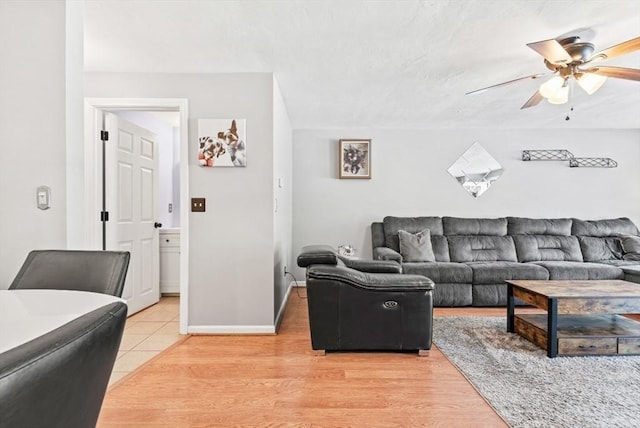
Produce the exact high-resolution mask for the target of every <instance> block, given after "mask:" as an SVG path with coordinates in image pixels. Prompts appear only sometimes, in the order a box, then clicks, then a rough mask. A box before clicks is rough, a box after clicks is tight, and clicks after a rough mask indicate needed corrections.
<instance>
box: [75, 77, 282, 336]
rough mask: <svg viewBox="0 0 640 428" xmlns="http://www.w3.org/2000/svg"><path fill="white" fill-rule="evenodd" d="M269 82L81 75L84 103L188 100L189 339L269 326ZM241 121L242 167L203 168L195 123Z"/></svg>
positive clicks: (271, 310) (271, 298)
mask: <svg viewBox="0 0 640 428" xmlns="http://www.w3.org/2000/svg"><path fill="white" fill-rule="evenodd" d="M272 92H273V79H272V74H271V73H246V74H144V73H86V74H85V96H87V97H97V98H118V97H120V98H187V99H188V101H189V115H190V118H189V140H190V142H189V144H190V146H189V159H186V160H185V159H182V162H188V163H189V185H190V195H189V197H190V198H191V197H204V198H206V199H207V212H205V213H190V217H189V228H190V231H189V243H190V244H189V245H190V246H189V254H190V263H189V279H190V283H189V302H188V304H189V320H188V325H189V328H190V331H195V330H194V329H196V330H197V329H199V328H200V330H199V331H202V332H207V331H215V329H212V328H211V327H212V326H215V327H216V328H217V331H238V332H242V331H265V332H267V331H269V330H271V331H272V330H273V323H274V307H273V301H274V281H273V270H274V268H273V247H274V239H273V222H274V220H273V168H274V166H273V162H274V161H273V142H272V138H273V135H274V130H273V113H272V109H273V100H272V98H273V95H272ZM214 118H218V119H224V118H245V119H246V120H247V167H246V168H202V167H200V166H199V165H198V163H197V148H198V143H197V128H198V119H214Z"/></svg>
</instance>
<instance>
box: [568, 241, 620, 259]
mask: <svg viewBox="0 0 640 428" xmlns="http://www.w3.org/2000/svg"><path fill="white" fill-rule="evenodd" d="M578 241H579V242H580V249H581V250H582V257H583V258H584V261H585V262H597V261H601V260H621V259H622V255H623V250H622V246H621V245H620V239H618V238H617V237H614V236H605V237H602V238H597V237H595V236H578Z"/></svg>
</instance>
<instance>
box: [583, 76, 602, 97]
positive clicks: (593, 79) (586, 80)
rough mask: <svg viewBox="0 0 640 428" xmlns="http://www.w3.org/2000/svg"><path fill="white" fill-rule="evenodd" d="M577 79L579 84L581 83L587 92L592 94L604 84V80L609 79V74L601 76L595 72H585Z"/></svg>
mask: <svg viewBox="0 0 640 428" xmlns="http://www.w3.org/2000/svg"><path fill="white" fill-rule="evenodd" d="M576 80H577V81H578V85H580V87H581V88H582V89H584V91H585V92H586V93H587V94H589V95H591V94H593V93H595V92H596V91H597V90H598V89H600V87H601V86H602V85H604V82H605V81H606V80H607V76H601V75H598V74H595V73H584V74H582V76H580V78H579V79H576Z"/></svg>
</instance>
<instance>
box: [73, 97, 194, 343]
mask: <svg viewBox="0 0 640 428" xmlns="http://www.w3.org/2000/svg"><path fill="white" fill-rule="evenodd" d="M187 108H188V103H187V100H186V99H155V98H154V99H116V98H114V99H94V98H89V99H86V100H85V183H86V185H85V218H86V219H87V220H86V222H85V229H86V230H85V238H86V241H87V242H86V245H87V247H89V248H97V247H99V246H100V245H101V241H102V223H101V222H100V221H97V220H99V219H100V217H101V212H102V194H103V192H102V182H103V178H102V173H103V169H102V150H101V148H100V146H101V144H102V142H101V139H100V131H101V130H103V125H105V126H107V128H108V129H107V130H108V131H109V132H110V135H109V141H107V143H106V144H107V151H106V159H107V160H109V162H108V165H107V167H106V168H105V170H104V171H105V176H106V179H107V185H108V189H107V190H106V192H105V195H106V198H107V200H108V201H110V203H109V204H108V205H110V206H111V207H107V211H109V210H111V211H112V213H111V214H110V215H109V218H110V221H109V222H107V223H106V224H107V230H108V231H109V232H108V233H107V234H106V239H107V241H106V242H107V243H108V245H111V247H112V248H108V249H127V250H129V249H130V251H132V260H133V259H134V258H136V257H137V259H136V261H135V264H134V266H133V275H132V285H130V287H129V289H128V297H129V298H131V299H132V303H134V302H135V303H134V304H133V305H132V306H134V308H135V309H136V310H137V309H141V307H140V305H141V304H153V301H152V300H153V299H151V300H149V294H152V295H153V294H155V295H157V298H159V296H160V292H163V293H165V294H168V295H171V294H174V295H175V294H178V293H179V294H180V333H181V334H185V333H186V331H187V320H188V277H189V275H188V273H189V272H188V251H189V246H188V237H189V234H188V230H189V221H188V220H189V218H188V213H189V206H190V205H189V200H188V195H189V183H188V132H187V131H188V129H187V123H188V122H187V120H188V111H187ZM176 125H177V126H176ZM109 129H110V130H109ZM138 152H139V153H140V158H141V159H142V164H141V165H140V166H139V167H138V161H137V160H136V158H135V157H133V158H131V157H130V155H131V154H132V153H138ZM122 153H124V154H122ZM122 156H124V158H122ZM131 159H133V160H131ZM147 161H150V162H151V163H148V162H147ZM145 162H146V163H145ZM153 162H155V166H153ZM136 168H139V172H137V171H138V170H137V169H136ZM136 180H138V181H137V182H136ZM123 183H124V184H123ZM154 186H155V189H156V190H155V193H154V191H152V187H154ZM130 189H131V190H130ZM158 189H161V190H160V191H158ZM151 201H152V202H151ZM151 205H153V207H151V208H149V207H150V206H151ZM115 209H117V212H113V210H115ZM136 210H138V211H136ZM152 210H153V213H152ZM132 213H133V214H132ZM102 217H104V216H102ZM122 219H124V221H122ZM131 219H133V220H131ZM132 225H134V226H132ZM135 225H137V228H138V230H140V231H145V233H147V234H148V235H147V236H142V237H141V240H140V244H137V245H136V241H135V239H134V238H130V236H138V235H140V234H141V233H142V232H139V233H138V232H135V230H136V229H135ZM153 228H155V231H154V230H153ZM132 230H133V232H132ZM149 233H150V234H149ZM160 237H162V244H163V245H158V243H159V240H160V239H159V238H160ZM114 247H115V248H114ZM154 257H155V259H154ZM163 261H164V262H165V264H164V266H162V262H163ZM159 263H160V264H159ZM154 269H155V272H156V273H155V276H154V273H153V272H152V271H153V270H154ZM163 274H164V275H163ZM145 275H146V276H145ZM167 276H170V277H167ZM140 278H142V281H140ZM127 279H128V280H129V278H127ZM161 279H164V280H165V281H164V283H162V282H161ZM135 281H140V282H141V283H142V284H143V285H142V286H140V285H135V286H134V283H135ZM150 283H151V284H153V287H154V288H153V289H152V288H151V287H150V286H148V284H150ZM161 285H162V286H163V287H162V288H161V287H160V286H161ZM125 289H126V286H125ZM131 293H139V294H141V296H140V298H139V299H138V300H135V298H136V297H138V296H137V295H132V294H131ZM126 297H127V296H125V295H123V298H126ZM156 300H157V299H156ZM140 302H141V303H140ZM149 302H151V303H149Z"/></svg>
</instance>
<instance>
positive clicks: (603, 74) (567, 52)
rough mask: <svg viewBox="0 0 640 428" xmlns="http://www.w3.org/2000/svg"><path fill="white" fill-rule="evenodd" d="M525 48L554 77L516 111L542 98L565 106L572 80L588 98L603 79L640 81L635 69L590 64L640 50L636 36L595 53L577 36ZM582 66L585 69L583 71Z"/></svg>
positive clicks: (531, 44) (490, 87) (534, 75)
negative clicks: (537, 56) (540, 61)
mask: <svg viewBox="0 0 640 428" xmlns="http://www.w3.org/2000/svg"><path fill="white" fill-rule="evenodd" d="M527 46H529V47H530V48H531V49H533V50H534V51H536V52H537V53H538V54H540V55H541V56H542V57H544V64H545V65H546V66H547V68H548V69H549V70H551V74H553V75H554V77H552V78H551V79H549V80H547V81H546V82H544V83H543V84H542V85H540V88H539V89H538V90H537V91H536V93H535V94H533V96H532V97H531V98H529V99H528V100H527V102H526V103H524V104H523V106H522V107H520V109H525V108H529V107H533V106H536V105H538V104H539V103H540V101H542V100H543V99H546V100H547V101H549V102H550V103H551V104H564V103H566V102H567V101H568V100H569V88H570V86H571V83H572V81H574V80H575V81H576V82H577V83H578V85H579V86H580V87H581V88H582V89H584V90H585V92H587V93H588V94H589V95H591V94H593V93H594V92H596V91H597V90H598V89H599V88H600V87H601V86H602V85H603V84H604V82H605V81H606V80H607V77H613V78H617V79H627V80H639V81H640V70H639V69H635V68H625V67H611V66H601V65H592V64H593V63H597V62H599V61H604V60H609V59H612V58H616V57H619V56H622V55H626V54H628V53H631V52H633V51H637V50H640V37H636V38H634V39H631V40H627V41H626V42H623V43H620V44H617V45H615V46H611V47H609V48H607V49H604V50H602V51H600V52H597V53H595V54H594V51H595V46H594V45H593V44H592V43H588V42H583V41H581V40H580V37H578V36H572V37H567V38H563V39H560V40H556V39H550V40H543V41H540V42H534V43H527ZM586 66H588V67H587V68H585V67H586ZM549 74H550V73H549V72H547V73H538V74H532V75H530V76H525V77H520V78H518V79H513V80H509V81H507V82H502V83H498V84H496V85H492V86H488V87H486V88H482V89H477V90H475V91H471V92H467V94H466V95H471V94H477V93H480V92H484V91H486V90H488V89H492V88H497V87H499V86H505V85H510V84H512V83H516V82H520V81H523V80H530V79H539V78H541V77H544V76H547V75H549Z"/></svg>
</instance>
